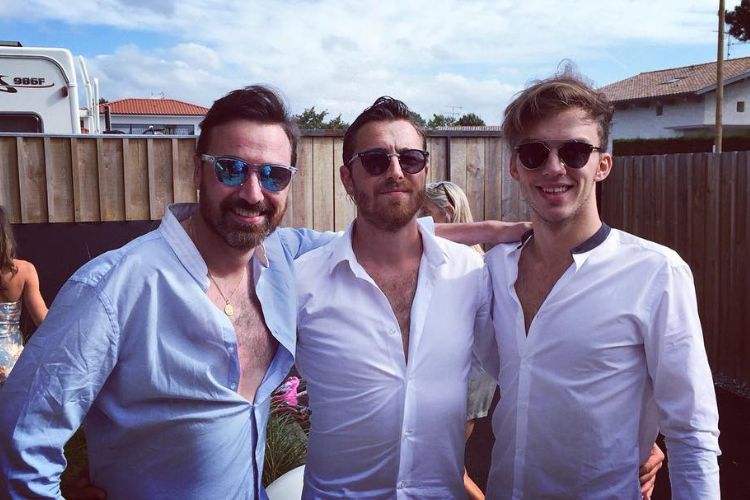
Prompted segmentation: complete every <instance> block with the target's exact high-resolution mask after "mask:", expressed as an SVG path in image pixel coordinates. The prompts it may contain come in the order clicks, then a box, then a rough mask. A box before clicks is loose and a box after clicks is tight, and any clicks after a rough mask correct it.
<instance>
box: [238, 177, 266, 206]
mask: <svg viewBox="0 0 750 500" xmlns="http://www.w3.org/2000/svg"><path fill="white" fill-rule="evenodd" d="M239 189H240V193H239V194H240V198H242V199H243V200H246V201H247V202H248V203H250V204H251V205H255V204H256V203H258V202H260V201H263V190H262V189H261V188H260V180H259V179H258V173H257V172H256V171H255V170H253V171H252V172H250V175H248V176H247V180H246V181H245V183H244V184H243V185H241V186H240V188H239Z"/></svg>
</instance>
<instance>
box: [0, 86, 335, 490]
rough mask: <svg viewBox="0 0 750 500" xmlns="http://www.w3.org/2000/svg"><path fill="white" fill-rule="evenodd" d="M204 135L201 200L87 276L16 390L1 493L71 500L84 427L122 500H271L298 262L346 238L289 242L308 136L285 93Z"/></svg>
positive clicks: (100, 483) (205, 126)
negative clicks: (266, 460) (271, 425)
mask: <svg viewBox="0 0 750 500" xmlns="http://www.w3.org/2000/svg"><path fill="white" fill-rule="evenodd" d="M201 128H202V132H201V135H200V138H199V140H198V146H197V154H196V155H195V174H194V179H195V183H196V186H197V187H199V189H200V201H199V203H198V205H194V204H192V205H191V204H178V205H172V206H170V207H169V208H168V210H167V211H166V213H165V215H164V218H163V219H162V222H161V225H160V226H159V228H158V229H157V230H155V231H152V232H150V233H148V234H146V235H144V236H142V237H140V238H137V239H136V240H134V241H132V242H130V243H129V244H127V245H125V246H124V247H122V248H120V249H118V250H114V251H112V252H109V253H106V254H104V255H102V256H100V257H98V258H96V259H94V260H92V261H91V262H89V263H88V264H86V265H85V266H83V267H82V268H81V269H79V270H78V271H77V272H76V273H75V274H74V275H73V276H72V277H71V278H70V280H69V281H68V282H67V283H66V284H65V286H64V287H63V288H62V290H61V291H60V293H59V294H58V296H57V298H56V299H55V302H54V304H53V306H52V308H51V309H50V312H49V315H48V316H47V318H46V320H45V321H44V323H42V325H41V327H40V328H39V329H38V330H37V332H36V333H35V335H34V336H33V338H32V339H31V341H30V342H29V344H28V345H27V347H26V349H25V351H24V354H23V355H22V356H21V358H20V360H19V362H18V364H17V365H16V368H15V369H14V370H13V373H12V375H11V377H10V378H9V379H8V382H7V384H6V385H5V387H4V389H3V391H2V393H1V394H0V408H2V415H0V466H1V467H2V475H1V476H0V497H3V498H6V497H8V498H32V497H33V498H60V489H59V480H60V474H61V473H62V471H63V469H64V467H65V459H64V456H63V446H64V445H65V443H66V442H67V441H68V439H69V438H70V436H71V435H72V434H73V432H74V431H75V430H76V429H77V428H78V427H79V425H80V424H81V423H83V428H84V430H85V433H86V438H87V443H88V454H89V460H90V467H91V480H92V482H93V484H95V485H96V486H97V487H99V488H104V490H106V492H107V494H108V496H109V497H110V498H181V499H189V498H195V499H206V498H216V499H229V498H232V499H238V498H265V493H264V492H263V488H262V487H261V485H260V477H261V474H262V467H263V457H264V449H265V427H266V422H267V420H268V413H269V397H270V394H271V391H272V390H273V389H274V388H275V387H276V386H278V385H279V383H280V382H281V381H282V378H283V377H284V376H285V375H286V374H287V372H288V371H289V369H290V367H291V365H292V361H293V353H294V342H295V318H294V316H295V308H294V307H295V301H294V290H293V288H294V278H293V276H294V274H293V270H292V262H293V259H294V258H295V257H296V256H297V255H298V254H300V253H301V252H303V251H305V250H307V249H309V248H311V247H312V246H314V245H315V244H317V243H320V242H321V241H327V240H328V239H330V237H331V235H330V234H328V235H318V234H313V233H311V232H306V231H300V230H290V229H285V230H278V231H274V229H275V228H276V226H277V225H278V223H279V221H280V220H281V218H282V215H283V213H284V210H285V208H286V203H287V195H288V191H289V188H288V186H289V182H290V181H291V178H292V175H293V174H294V172H295V167H294V164H295V161H296V143H297V134H298V132H297V129H296V126H295V124H294V123H293V122H292V121H291V119H290V117H289V115H288V113H287V111H286V109H285V107H284V105H283V103H282V102H281V100H280V99H279V98H278V96H277V95H275V93H274V92H273V91H272V90H270V89H267V88H264V87H260V86H256V87H248V88H245V89H242V90H237V91H234V92H231V93H229V94H228V95H227V96H225V97H223V98H222V99H219V100H218V101H216V102H215V103H214V105H213V106H212V107H211V109H210V110H209V112H208V113H207V115H206V117H205V119H204V120H203V122H202V123H201ZM196 208H198V209H197V210H196ZM79 493H80V492H79Z"/></svg>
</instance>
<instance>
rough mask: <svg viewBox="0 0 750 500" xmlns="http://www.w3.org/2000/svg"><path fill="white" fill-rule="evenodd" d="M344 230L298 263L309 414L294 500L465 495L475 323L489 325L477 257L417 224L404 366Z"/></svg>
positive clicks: (387, 310)
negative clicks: (301, 484)
mask: <svg viewBox="0 0 750 500" xmlns="http://www.w3.org/2000/svg"><path fill="white" fill-rule="evenodd" d="M351 232H352V226H350V227H349V228H348V230H347V231H346V233H345V234H344V236H343V237H342V238H338V239H337V240H335V241H333V242H331V243H330V244H328V245H327V246H325V247H323V248H319V249H317V250H315V251H312V252H310V253H309V254H307V255H304V256H303V257H302V258H300V259H298V260H297V261H296V269H297V293H298V316H297V318H298V339H297V353H296V362H297V367H298V369H299V371H300V373H301V374H302V376H303V377H304V378H305V379H306V380H307V390H308V394H309V398H310V407H311V409H312V419H311V429H310V439H309V442H308V455H307V466H306V470H305V490H304V494H303V498H368V499H376V498H377V499H381V498H382V499H389V500H391V499H394V498H398V499H404V498H413V499H431V498H440V499H449V498H450V499H452V498H465V493H464V489H463V480H462V476H463V457H464V424H465V420H466V391H467V383H468V376H469V371H470V368H471V363H472V347H473V346H472V343H473V337H474V335H473V331H474V325H475V319H477V318H478V321H480V322H482V321H483V322H484V326H488V325H489V308H490V301H489V291H490V284H489V276H488V274H487V272H486V269H485V267H484V264H483V262H482V257H481V256H480V255H479V254H478V253H477V252H475V251H474V250H472V249H471V248H469V247H465V246H462V245H458V244H455V243H452V242H450V241H447V240H444V239H442V238H438V237H435V236H434V235H432V234H430V233H429V232H428V231H426V230H424V229H423V228H421V227H420V232H421V236H422V242H423V247H424V251H423V255H422V259H421V262H420V267H419V277H418V282H417V289H416V294H415V296H414V301H413V304H412V309H411V326H410V333H409V362H408V364H406V363H405V361H404V349H403V344H402V340H401V331H400V328H399V324H398V321H397V320H396V316H395V315H394V313H393V310H392V309H391V306H390V304H389V302H388V299H387V298H386V296H385V295H384V294H383V292H382V291H381V290H380V289H379V288H378V286H377V285H376V284H375V282H374V281H373V280H372V278H371V277H370V276H369V275H368V274H367V272H366V271H365V270H364V269H363V268H362V266H361V265H360V264H359V263H358V262H357V259H356V257H355V255H354V252H353V251H352V244H351ZM487 330H488V331H490V330H491V328H487ZM489 335H490V337H491V333H490V334H489Z"/></svg>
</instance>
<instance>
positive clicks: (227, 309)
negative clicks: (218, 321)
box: [206, 267, 244, 318]
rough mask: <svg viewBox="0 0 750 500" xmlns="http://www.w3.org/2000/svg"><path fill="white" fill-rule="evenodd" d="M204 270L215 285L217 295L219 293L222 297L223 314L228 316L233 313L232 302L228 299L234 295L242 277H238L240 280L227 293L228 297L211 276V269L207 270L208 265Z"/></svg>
mask: <svg viewBox="0 0 750 500" xmlns="http://www.w3.org/2000/svg"><path fill="white" fill-rule="evenodd" d="M206 271H207V272H208V278H209V279H210V280H211V281H212V282H213V284H214V285H215V286H216V290H218V291H219V295H221V298H222V299H224V302H225V304H224V314H226V315H227V316H229V317H230V318H231V317H232V315H233V314H234V307H232V304H231V303H230V302H229V299H231V298H232V297H234V294H235V293H237V290H239V288H240V285H241V284H242V278H243V277H244V276H243V277H240V280H239V281H238V282H237V285H236V286H235V287H234V290H233V291H232V293H231V294H229V297H227V296H226V295H224V292H222V291H221V288H219V284H218V283H217V282H216V280H215V279H214V277H213V276H211V271H209V270H208V267H206Z"/></svg>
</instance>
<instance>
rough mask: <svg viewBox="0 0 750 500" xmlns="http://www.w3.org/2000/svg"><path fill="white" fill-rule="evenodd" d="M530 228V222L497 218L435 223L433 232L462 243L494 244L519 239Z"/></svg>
mask: <svg viewBox="0 0 750 500" xmlns="http://www.w3.org/2000/svg"><path fill="white" fill-rule="evenodd" d="M530 229H531V223H530V222H503V221H499V220H485V221H480V222H466V223H454V224H435V234H437V235H438V236H440V237H442V238H445V239H447V240H451V241H455V242H456V243H463V244H464V245H477V244H488V245H496V244H498V243H510V242H513V241H520V240H521V237H522V236H523V235H524V233H526V232H527V231H528V230H530Z"/></svg>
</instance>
